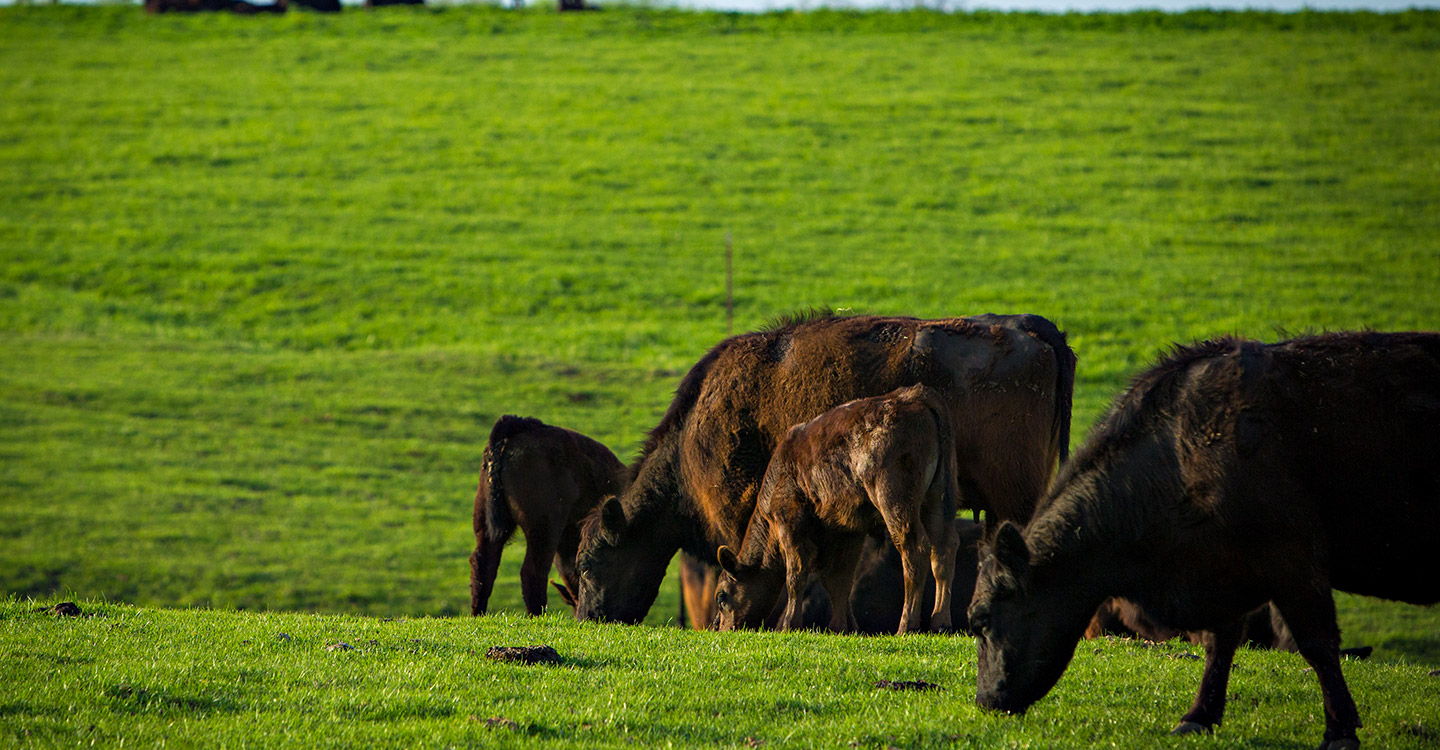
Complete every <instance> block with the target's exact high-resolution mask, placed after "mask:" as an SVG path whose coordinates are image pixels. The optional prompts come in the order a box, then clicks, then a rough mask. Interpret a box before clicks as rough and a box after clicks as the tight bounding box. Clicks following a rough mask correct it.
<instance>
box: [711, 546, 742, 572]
mask: <svg viewBox="0 0 1440 750" xmlns="http://www.w3.org/2000/svg"><path fill="white" fill-rule="evenodd" d="M715 562H717V563H720V569H721V570H723V571H725V572H726V573H729V574H730V575H732V576H734V575H736V571H738V570H740V558H738V557H736V556H735V550H733V549H730V548H729V547H723V546H722V547H721V548H720V549H718V550H716V551H715Z"/></svg>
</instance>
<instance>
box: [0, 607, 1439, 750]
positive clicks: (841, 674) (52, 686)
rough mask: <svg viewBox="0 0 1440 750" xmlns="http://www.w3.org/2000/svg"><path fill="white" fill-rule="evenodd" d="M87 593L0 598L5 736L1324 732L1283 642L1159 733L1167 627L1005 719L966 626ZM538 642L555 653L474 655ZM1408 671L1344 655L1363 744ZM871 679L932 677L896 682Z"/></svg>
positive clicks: (648, 739)
mask: <svg viewBox="0 0 1440 750" xmlns="http://www.w3.org/2000/svg"><path fill="white" fill-rule="evenodd" d="M81 605H82V608H83V609H85V610H86V611H87V612H89V613H90V614H91V615H93V616H90V617H78V618H65V619H59V618H55V617H52V616H50V615H46V614H39V613H35V612H31V611H30V605H29V604H28V603H22V602H17V601H15V600H13V599H12V600H10V601H8V602H3V603H0V656H3V658H0V736H3V737H5V740H6V741H7V744H8V745H9V746H16V747H49V746H58V745H77V744H88V743H94V744H96V745H100V746H107V747H119V746H121V745H122V744H123V745H126V746H129V745H137V746H141V747H160V746H171V745H174V746H180V747H188V746H195V745H200V746H215V747H219V746H240V745H244V744H256V745H260V746H267V747H273V746H280V745H283V746H286V747H355V746H366V747H420V746H424V747H517V746H535V745H537V744H543V745H544V746H553V747H623V746H637V745H638V746H642V747H659V746H665V747H749V748H755V747H762V746H764V747H812V746H819V747H859V748H890V747H909V748H930V747H936V748H938V747H947V748H950V747H960V748H987V747H1017V748H1024V747H1121V748H1153V747H1157V746H1170V747H1174V748H1177V749H1179V748H1192V747H1204V748H1214V749H1216V750H1219V749H1220V748H1253V747H1271V748H1307V747H1313V746H1314V745H1315V744H1316V743H1317V742H1318V741H1319V738H1320V734H1321V732H1322V730H1323V720H1322V714H1321V705H1320V694H1319V689H1318V688H1317V687H1316V681H1315V677H1314V675H1313V674H1310V673H1307V672H1306V671H1305V670H1304V662H1303V661H1302V660H1300V658H1299V657H1298V656H1296V655H1294V654H1277V653H1274V652H1251V651H1244V652H1242V653H1241V654H1240V656H1239V659H1238V662H1237V666H1236V668H1235V674H1234V676H1233V678H1232V680H1231V687H1230V696H1231V697H1230V707H1229V711H1228V712H1227V715H1226V722H1225V724H1224V726H1222V727H1221V728H1220V729H1218V730H1217V731H1216V733H1215V735H1214V736H1213V737H1204V738H1198V739H1196V738H1183V739H1173V740H1172V739H1168V738H1166V737H1165V733H1166V732H1168V731H1169V730H1170V728H1171V727H1172V726H1174V724H1175V722H1176V721H1177V720H1178V718H1179V716H1180V715H1181V714H1182V713H1184V711H1185V709H1186V708H1187V707H1188V706H1189V703H1190V699H1191V698H1192V697H1193V693H1194V691H1195V689H1196V686H1197V685H1198V682H1199V675H1200V668H1201V662H1200V661H1199V659H1198V658H1197V657H1196V648H1195V647H1192V646H1188V645H1186V646H1182V645H1179V644H1177V643H1171V644H1163V645H1159V646H1145V645H1142V644H1137V643H1135V642H1132V641H1126V640H1104V641H1093V642H1087V643H1085V644H1082V647H1081V648H1080V649H1079V650H1078V652H1077V653H1076V656H1075V661H1074V663H1073V664H1072V666H1071V667H1070V671H1069V672H1068V673H1067V674H1066V675H1065V677H1064V678H1063V679H1062V680H1061V682H1060V685H1059V687H1058V688H1057V689H1056V691H1055V692H1054V693H1052V694H1051V696H1050V697H1048V698H1046V699H1045V700H1043V701H1041V702H1040V703H1038V704H1036V705H1035V707H1034V708H1032V709H1031V710H1030V712H1029V713H1027V714H1026V715H1025V716H1024V717H1023V718H1018V719H1017V718H1012V717H1006V716H1001V715H995V714H987V713H983V712H981V711H979V710H978V709H977V708H976V707H975V704H974V694H975V641H974V640H973V639H971V638H964V637H946V636H925V635H919V636H900V637H883V638H855V637H844V636H832V635H821V634H815V633H797V634H778V633H708V632H706V633H698V632H689V631H683V630H679V629H673V628H672V629H662V628H645V627H640V628H636V627H625V626H616V625H596V624H593V623H575V622H573V621H570V620H567V619H562V618H560V617H559V616H558V615H554V614H550V615H546V616H544V617H542V618H539V619H533V620H532V619H525V618H523V617H520V616H516V615H513V614H506V615H500V616H496V617H485V618H441V619H431V618H418V619H408V618H401V619H396V620H388V619H386V620H382V619H377V618H363V617H354V616H340V615H325V616H316V615H304V614H293V613H264V614H261V613H230V612H219V611H215V612H211V611H201V610H190V611H177V610H151V609H143V610H141V609H134V608H131V607H120V606H114V605H100V606H97V605H95V604H92V603H89V602H82V603H81ZM337 644H345V645H343V646H341V645H337ZM533 644H547V645H550V646H553V647H554V648H555V649H556V650H557V652H558V653H559V654H560V655H561V657H562V658H563V659H564V660H565V662H564V663H563V664H562V665H560V666H520V665H515V664H503V663H497V662H492V661H489V660H487V659H486V658H485V657H484V654H485V652H486V650H487V649H489V648H490V647H491V646H514V645H533ZM346 646H348V647H349V648H346ZM1426 670H1427V668H1425V667H1416V666H1407V665H1395V664H1378V663H1370V662H1346V663H1345V674H1346V678H1347V679H1348V681H1349V683H1350V685H1351V689H1352V690H1353V691H1354V693H1355V695H1356V698H1357V701H1358V702H1359V705H1360V710H1361V714H1362V718H1363V719H1364V721H1365V728H1364V729H1362V730H1361V732H1360V737H1361V739H1362V741H1364V742H1365V743H1367V745H1369V746H1370V747H1384V748H1417V749H1418V748H1433V747H1434V746H1435V741H1436V737H1437V731H1440V708H1437V707H1436V704H1435V700H1434V695H1435V687H1434V683H1435V682H1436V678H1434V677H1429V676H1427V671H1426ZM37 675H38V676H41V677H42V679H36V677H37ZM881 680H890V681H892V682H893V681H917V680H918V681H924V682H927V683H930V684H933V685H938V686H939V687H938V689H935V690H927V691H893V690H889V689H885V688H882V687H878V686H877V683H878V682H879V681H881Z"/></svg>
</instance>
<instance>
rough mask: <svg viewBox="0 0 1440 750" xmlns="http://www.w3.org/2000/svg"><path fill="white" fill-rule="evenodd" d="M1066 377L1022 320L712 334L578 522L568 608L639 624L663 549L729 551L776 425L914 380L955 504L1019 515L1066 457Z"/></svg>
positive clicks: (777, 433)
mask: <svg viewBox="0 0 1440 750" xmlns="http://www.w3.org/2000/svg"><path fill="white" fill-rule="evenodd" d="M1074 372H1075V358H1074V354H1073V353H1072V352H1071V351H1070V349H1069V347H1068V346H1066V345H1065V337H1064V334H1062V333H1061V332H1060V331H1059V330H1058V329H1056V328H1055V326H1054V325H1053V324H1051V323H1050V322H1049V321H1047V320H1045V319H1044V318H1041V317H1038V316H1034V315H1018V316H999V315H982V316H977V317H973V318H955V319H950V320H917V319H914V318H886V317H873V316H860V317H839V316H830V315H821V316H812V317H809V318H804V319H798V320H794V321H791V322H787V323H784V324H781V325H777V326H776V327H774V328H771V329H770V330H766V331H761V332H758V333H749V334H744V335H740V336H735V337H733V338H729V339H726V340H724V341H722V342H721V343H720V344H719V345H717V346H716V347H715V348H714V349H712V350H711V351H710V352H709V353H708V354H706V355H705V356H704V357H703V358H702V359H701V360H700V362H699V363H697V364H696V365H695V366H694V367H693V368H691V370H690V372H689V373H688V374H687V375H686V376H685V378H684V379H683V380H682V381H681V383H680V387H679V388H678V389H677V391H676V394H675V399H674V401H673V402H672V403H671V405H670V408H669V410H668V411H667V412H666V414H665V416H664V418H663V419H662V420H661V422H660V424H659V425H658V426H657V427H656V428H655V429H654V430H652V431H651V433H650V435H649V437H648V439H647V440H646V443H645V447H644V449H643V451H642V454H641V457H640V459H639V461H638V462H637V463H636V464H635V465H634V471H633V474H634V482H633V483H632V484H631V487H630V488H629V489H628V490H626V492H625V493H624V494H623V495H622V496H621V497H620V499H619V500H618V501H617V502H616V503H615V506H616V507H615V508H614V509H611V510H606V512H604V513H597V514H595V515H593V516H592V518H591V521H590V522H589V523H588V524H587V534H586V538H585V542H584V544H583V546H582V550H581V565H582V567H583V568H584V569H585V570H586V571H588V573H587V574H584V575H582V577H581V584H580V592H579V597H578V598H579V606H578V607H577V608H576V614H577V616H580V617H585V618H595V619H609V620H617V621H621V622H632V623H633V622H638V621H640V619H642V618H643V617H644V616H645V613H646V612H647V611H648V610H649V608H650V605H651V604H652V603H653V602H654V600H655V595H656V593H657V592H658V590H659V586H660V581H661V579H662V577H663V575H664V571H665V568H666V566H667V564H668V563H669V561H670V559H671V558H672V557H673V556H674V554H675V552H676V551H677V550H681V549H683V550H684V551H686V552H688V553H690V554H691V555H693V556H695V557H696V558H697V559H700V560H705V561H711V560H714V559H715V553H716V550H717V549H718V548H719V547H720V546H721V545H729V546H731V547H735V548H738V547H739V546H740V543H741V541H742V539H743V537H744V534H745V529H746V527H747V525H748V524H749V522H750V514H751V512H752V511H753V510H754V507H755V498H756V496H757V494H758V492H759V489H760V481H761V478H762V477H763V475H764V473H765V467H766V465H767V464H768V463H769V460H770V454H771V452H772V451H773V450H774V448H775V445H776V443H778V442H779V440H780V438H781V437H782V436H783V435H784V434H785V431H786V430H788V429H789V428H790V426H791V425H795V424H799V423H802V422H805V421H808V420H810V419H813V418H814V417H816V416H817V415H819V414H822V413H824V412H826V411H828V410H830V409H832V408H834V407H836V406H838V405H840V404H842V403H845V402H846V401H851V400H854V399H856V398H866V397H870V396H878V395H880V394H884V393H889V392H890V391H893V390H895V389H896V388H900V387H904V386H908V385H913V384H915V383H917V382H918V383H924V384H925V385H928V386H930V387H931V388H934V389H935V390H937V391H938V392H939V393H940V394H941V396H942V398H943V399H944V400H945V402H946V404H947V406H948V407H949V409H950V413H951V414H952V418H953V420H954V423H953V426H952V434H953V435H954V439H955V446H956V447H955V452H956V456H957V459H958V468H957V471H958V480H959V486H960V501H961V503H962V504H963V505H965V506H966V507H970V508H976V509H981V510H984V511H986V512H987V513H989V514H990V515H991V516H992V517H994V518H1004V519H1015V520H1021V521H1023V520H1025V519H1027V518H1029V516H1030V513H1031V511H1032V509H1033V507H1034V504H1035V501H1036V499H1037V498H1038V497H1039V495H1040V493H1041V491H1042V490H1043V489H1044V487H1045V484H1046V482H1047V481H1048V480H1049V477H1050V475H1051V473H1052V472H1053V470H1054V467H1055V465H1056V463H1057V461H1058V460H1060V459H1061V458H1062V457H1063V456H1064V454H1065V451H1066V449H1067V445H1068V442H1069V433H1070V399H1071V392H1072V390H1073V384H1074ZM604 507H605V506H602V508H604Z"/></svg>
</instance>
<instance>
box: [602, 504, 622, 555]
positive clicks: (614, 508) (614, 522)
mask: <svg viewBox="0 0 1440 750" xmlns="http://www.w3.org/2000/svg"><path fill="white" fill-rule="evenodd" d="M600 530H601V531H602V532H604V534H605V537H606V539H608V540H610V542H611V543H612V544H613V543H615V541H616V540H618V539H619V538H620V534H621V533H622V532H624V531H625V508H624V506H622V505H620V498H618V497H615V496H614V495H611V496H610V497H608V498H606V499H605V502H604V504H603V505H601V506H600Z"/></svg>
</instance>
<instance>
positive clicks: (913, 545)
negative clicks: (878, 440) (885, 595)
mask: <svg viewBox="0 0 1440 750" xmlns="http://www.w3.org/2000/svg"><path fill="white" fill-rule="evenodd" d="M917 495H918V493H912V492H909V491H908V488H906V487H905V483H904V482H903V481H896V480H892V481H888V482H887V481H882V482H879V483H877V485H876V487H875V488H874V489H873V490H872V492H871V498H872V502H874V504H875V507H876V509H878V510H879V511H880V515H881V517H882V518H884V519H885V527H886V528H887V529H889V531H890V539H891V541H892V542H894V543H895V548H896V549H898V550H900V568H901V570H902V571H903V572H904V574H905V606H904V607H903V608H902V609H901V610H900V628H899V629H898V630H897V631H896V632H897V633H911V632H914V631H916V630H919V629H920V618H921V611H920V607H921V601H922V599H924V596H925V576H926V575H927V574H928V573H929V569H928V567H927V566H926V564H925V563H926V557H928V552H929V547H930V539H929V536H928V535H927V534H926V533H925V529H924V519H923V517H922V515H921V513H920V507H919V503H920V498H919V497H917Z"/></svg>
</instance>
